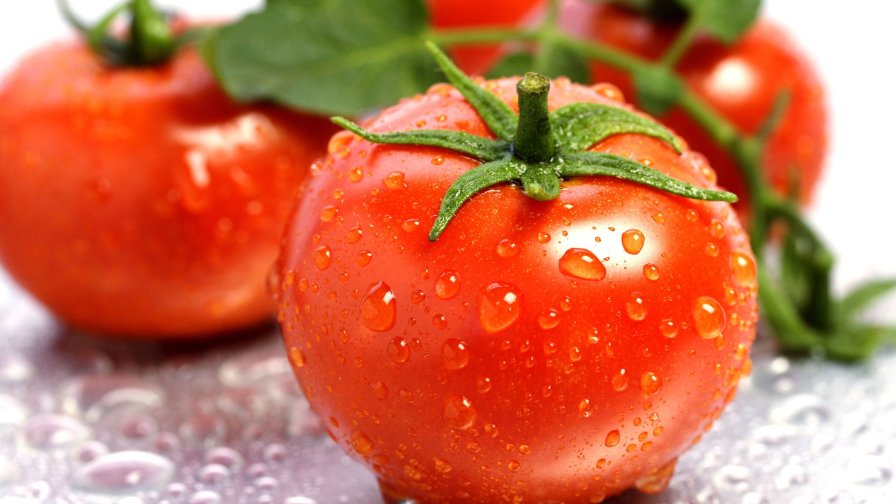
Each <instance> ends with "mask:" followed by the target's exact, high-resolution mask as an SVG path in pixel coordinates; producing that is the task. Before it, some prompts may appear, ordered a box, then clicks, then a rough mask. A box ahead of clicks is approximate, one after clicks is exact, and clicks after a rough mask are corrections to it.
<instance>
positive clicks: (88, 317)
mask: <svg viewBox="0 0 896 504" xmlns="http://www.w3.org/2000/svg"><path fill="white" fill-rule="evenodd" d="M0 102H2V103H3V107H2V108H0V261H2V263H3V265H4V266H5V268H6V270H7V271H8V272H9V273H10V274H11V275H12V276H13V277H14V278H15V280H16V281H18V283H19V284H20V285H21V286H22V287H24V288H25V289H26V290H28V291H29V292H30V293H31V294H32V295H33V296H34V297H36V298H37V299H38V300H39V301H40V302H41V303H43V304H44V305H45V306H46V307H47V308H49V309H50V310H51V311H52V312H53V313H55V314H56V315H57V316H58V317H59V318H61V319H62V320H63V321H65V322H66V323H68V324H71V325H73V326H76V327H79V328H83V329H87V330H89V331H95V332H100V333H106V334H109V335H115V336H132V337H162V338H164V337H181V336H209V335H212V334H216V333H219V332H222V331H232V330H236V329H241V328H244V327H247V326H250V325H254V324H258V323H260V322H262V321H264V320H267V319H268V318H269V317H270V318H272V314H273V312H274V305H273V303H272V302H271V300H270V298H269V296H268V294H267V293H266V287H265V286H266V283H265V278H266V274H267V272H268V270H269V269H270V266H271V264H272V263H273V261H274V259H275V257H276V255H277V248H278V245H279V236H280V232H281V231H282V227H283V224H284V222H285V220H286V217H287V214H288V212H289V208H290V206H291V205H292V199H293V196H294V194H295V191H296V187H297V186H298V185H299V184H300V183H301V181H302V180H303V179H304V178H305V176H306V174H307V171H308V168H307V167H308V166H309V165H310V163H311V161H312V160H313V159H315V158H316V157H318V156H319V155H320V154H322V153H323V152H324V151H325V147H326V139H327V138H328V137H329V135H330V134H332V132H333V131H335V130H334V129H333V128H332V127H331V126H330V125H329V124H328V122H326V121H325V120H324V119H318V118H312V117H309V116H302V115H297V114H290V113H286V112H284V111H281V110H276V109H274V108H272V107H266V106H243V105H237V104H235V103H233V102H232V101H230V100H229V99H228V98H227V97H226V96H225V95H224V94H223V92H222V91H221V90H220V89H219V88H218V86H217V85H216V84H215V82H214V80H213V78H212V76H211V75H210V74H209V72H208V71H207V70H206V68H205V66H204V65H203V63H202V61H201V59H200V58H199V56H198V55H197V53H196V52H195V51H194V50H192V49H183V50H181V51H180V52H179V53H178V54H177V55H176V56H175V57H174V59H173V60H171V61H170V62H168V63H166V64H163V65H160V66H153V67H139V68H112V67H107V66H106V65H104V64H103V63H102V62H101V61H100V60H99V59H98V58H97V57H95V56H94V55H93V54H92V53H91V52H90V51H89V50H88V49H87V48H86V47H85V46H84V45H82V44H80V43H68V44H58V45H52V46H49V47H47V48H44V49H42V50H39V51H37V52H36V53H34V54H32V55H30V56H29V57H27V58H26V59H24V60H23V61H22V62H21V63H20V64H19V66H18V67H17V68H16V69H14V70H13V71H12V72H11V74H10V75H8V76H7V78H6V79H5V81H4V83H3V84H2V86H0Z"/></svg>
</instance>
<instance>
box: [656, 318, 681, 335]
mask: <svg viewBox="0 0 896 504" xmlns="http://www.w3.org/2000/svg"><path fill="white" fill-rule="evenodd" d="M660 334H662V335H663V336H664V337H666V338H669V339H672V338H674V337H676V336H678V324H676V323H675V321H674V320H672V319H663V320H661V321H660Z"/></svg>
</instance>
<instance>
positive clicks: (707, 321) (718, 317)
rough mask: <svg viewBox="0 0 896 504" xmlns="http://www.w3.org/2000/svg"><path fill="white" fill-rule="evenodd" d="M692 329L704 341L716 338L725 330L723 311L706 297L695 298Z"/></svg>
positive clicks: (717, 304) (715, 302) (720, 306)
mask: <svg viewBox="0 0 896 504" xmlns="http://www.w3.org/2000/svg"><path fill="white" fill-rule="evenodd" d="M693 315H694V328H695V329H696V330H697V334H699V335H700V337H701V338H704V339H712V338H718V337H719V336H721V335H722V331H723V330H724V329H725V323H726V318H725V309H724V308H722V305H720V304H719V302H718V301H716V300H715V299H713V298H711V297H708V296H701V297H698V298H697V301H696V302H695V303H694V310H693Z"/></svg>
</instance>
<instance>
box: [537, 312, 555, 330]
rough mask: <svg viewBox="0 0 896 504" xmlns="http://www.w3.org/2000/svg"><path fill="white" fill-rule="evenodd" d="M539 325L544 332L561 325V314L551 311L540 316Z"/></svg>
mask: <svg viewBox="0 0 896 504" xmlns="http://www.w3.org/2000/svg"><path fill="white" fill-rule="evenodd" d="M538 325H539V326H540V327H541V328H542V329H544V330H546V331H547V330H550V329H553V328H555V327H557V326H558V325H560V313H559V312H557V310H554V309H550V310H548V311H545V312H542V313H541V314H540V315H538Z"/></svg>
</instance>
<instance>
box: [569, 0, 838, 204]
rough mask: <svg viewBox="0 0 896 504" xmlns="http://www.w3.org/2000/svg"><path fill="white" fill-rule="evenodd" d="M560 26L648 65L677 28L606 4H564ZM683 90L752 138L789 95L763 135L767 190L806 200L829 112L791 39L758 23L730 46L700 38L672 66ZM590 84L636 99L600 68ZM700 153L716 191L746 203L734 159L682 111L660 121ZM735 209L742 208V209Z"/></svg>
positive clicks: (626, 81)
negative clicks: (783, 94)
mask: <svg viewBox="0 0 896 504" xmlns="http://www.w3.org/2000/svg"><path fill="white" fill-rule="evenodd" d="M561 25H562V27H563V28H564V29H565V30H567V31H569V32H570V33H572V34H575V35H577V36H582V37H587V38H590V39H593V40H596V41H599V42H602V43H605V44H609V45H610V46H612V47H616V48H618V49H623V50H625V51H628V52H630V53H634V54H637V55H640V56H643V57H646V58H649V59H653V60H655V59H659V58H660V57H661V56H662V54H663V53H664V52H665V49H666V48H667V47H668V46H669V45H670V44H671V42H672V40H673V39H674V37H675V34H676V33H677V32H678V29H679V26H680V25H679V24H678V23H677V22H674V21H671V22H663V21H654V20H651V19H649V18H647V17H644V16H641V15H639V14H637V13H635V12H633V11H630V10H627V9H624V8H621V7H617V6H613V5H610V4H604V3H597V2H588V1H583V0H568V1H567V2H566V3H565V4H564V10H563V13H562V16H561ZM676 71H677V73H678V74H679V75H681V76H682V77H683V78H684V80H685V82H686V83H687V85H688V86H690V87H691V89H693V90H694V91H695V92H696V93H697V94H698V95H699V96H700V97H702V98H703V99H704V100H706V102H707V103H708V104H709V105H710V106H711V107H712V108H713V109H715V110H716V111H718V112H719V113H720V114H721V115H722V116H724V117H725V118H727V119H728V120H729V121H731V122H732V124H734V126H735V127H737V128H738V129H739V130H740V131H741V132H742V133H746V134H753V133H755V132H756V131H757V130H758V129H759V128H760V127H761V126H762V125H763V124H764V122H765V120H766V118H767V117H768V116H769V114H770V113H771V110H772V108H773V105H774V102H775V99H776V97H777V96H778V93H780V92H782V91H786V92H788V93H789V96H790V101H789V103H788V108H787V110H786V112H785V114H784V115H783V117H782V118H781V121H780V122H779V123H778V126H777V127H776V128H775V130H774V132H773V133H772V134H771V136H770V137H769V143H768V145H767V146H766V149H765V152H764V153H763V157H762V164H763V169H764V170H765V173H766V176H767V177H768V179H769V183H770V184H771V186H772V187H773V188H774V189H775V190H776V191H777V192H778V193H779V194H781V195H787V196H789V195H791V194H794V191H793V189H794V188H795V189H796V193H795V194H796V195H797V197H798V199H799V201H800V202H801V203H803V204H808V203H810V202H811V199H812V195H813V193H814V191H815V187H816V185H817V182H818V179H819V176H820V175H821V171H822V166H823V164H824V158H825V153H826V149H827V143H828V120H827V119H828V114H827V107H826V104H825V95H824V89H823V87H822V84H821V80H820V78H819V76H818V74H817V73H816V71H815V69H814V68H813V67H812V65H811V63H810V62H809V60H808V59H807V57H806V55H805V54H803V53H802V52H801V51H800V50H799V48H798V47H797V46H796V44H795V43H794V42H793V40H791V38H790V37H789V36H788V35H787V33H785V31H784V30H782V29H781V28H780V27H778V26H776V25H775V24H773V23H772V22H770V21H767V20H760V21H758V22H757V24H756V25H755V26H753V27H752V28H751V29H750V30H749V31H747V33H746V34H744V36H743V37H742V38H741V39H740V40H739V41H738V42H736V43H734V44H733V45H731V46H730V47H726V46H725V45H723V44H721V43H719V42H717V41H715V40H712V39H710V38H708V37H703V38H698V40H697V41H696V43H695V44H694V46H693V47H691V48H690V49H689V50H688V51H687V52H686V53H685V55H684V57H683V58H682V60H681V61H680V62H679V64H678V65H677V66H676ZM592 78H593V79H594V80H595V81H601V82H610V83H613V84H615V85H617V86H618V87H619V88H620V89H621V90H622V92H623V94H625V96H627V97H629V98H634V96H635V95H634V88H633V86H632V82H631V79H630V78H629V77H628V76H627V75H626V74H625V73H623V72H621V71H619V70H616V69H614V68H610V67H608V66H606V65H601V64H594V65H592ZM658 119H660V120H661V121H662V122H663V123H664V124H666V125H667V126H669V127H670V128H672V129H673V130H675V131H676V132H677V133H678V134H680V135H681V136H682V137H684V138H686V139H687V140H688V143H690V145H691V146H692V148H694V149H695V150H697V151H699V152H702V153H703V154H704V155H706V157H707V158H708V159H709V161H710V164H712V166H713V168H715V170H716V173H717V174H718V179H719V185H721V186H722V187H724V188H726V189H728V190H730V191H732V192H734V193H736V194H738V195H739V196H741V198H742V201H744V202H745V201H746V199H745V198H746V186H745V183H744V181H743V178H742V177H741V176H740V170H739V169H738V168H737V165H736V164H735V163H734V160H733V159H732V158H731V156H730V155H728V154H727V153H726V152H725V151H724V150H722V149H721V148H719V147H718V146H717V145H716V143H715V142H714V141H713V140H712V138H710V136H709V135H708V134H707V133H706V132H704V131H703V129H702V128H701V127H700V126H699V125H698V124H697V123H696V122H695V121H694V120H693V119H691V118H690V117H689V116H688V115H687V114H686V113H685V112H684V111H682V110H681V109H678V108H673V109H672V110H670V111H669V112H668V113H666V114H664V115H663V116H660V117H658ZM739 205H741V209H742V210H743V205H744V203H741V204H739Z"/></svg>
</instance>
